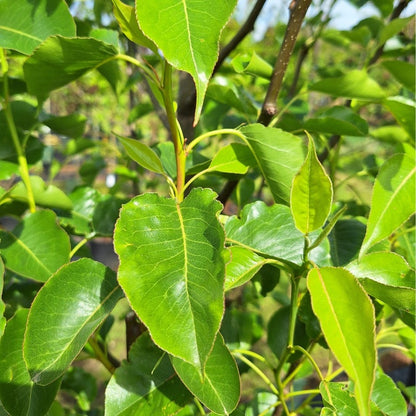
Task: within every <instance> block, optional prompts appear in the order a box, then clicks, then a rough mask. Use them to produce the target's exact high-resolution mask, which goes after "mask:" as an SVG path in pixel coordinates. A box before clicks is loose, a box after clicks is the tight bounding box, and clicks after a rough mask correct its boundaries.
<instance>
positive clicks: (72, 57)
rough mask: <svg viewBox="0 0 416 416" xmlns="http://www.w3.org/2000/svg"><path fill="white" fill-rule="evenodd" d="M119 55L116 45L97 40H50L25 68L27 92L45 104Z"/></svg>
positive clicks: (54, 37) (57, 38) (54, 38)
mask: <svg viewBox="0 0 416 416" xmlns="http://www.w3.org/2000/svg"><path fill="white" fill-rule="evenodd" d="M117 54H118V51H117V49H116V48H115V47H114V46H113V45H110V44H108V43H104V42H101V41H99V40H97V39H92V38H91V39H88V38H64V37H62V36H52V37H49V38H48V39H46V40H45V41H44V42H43V43H42V44H41V45H40V46H39V47H38V48H37V49H36V50H35V51H34V53H33V55H31V56H30V57H29V58H28V59H27V60H26V61H25V63H24V65H23V71H24V74H25V80H26V82H27V86H28V91H29V93H30V94H33V95H35V96H37V97H38V99H40V100H44V99H46V97H47V96H48V94H49V93H50V92H51V91H53V90H55V89H57V88H60V87H63V86H64V85H66V84H69V83H70V82H72V81H75V80H76V79H78V78H79V77H81V76H82V75H84V74H85V73H86V72H88V71H91V70H92V69H96V68H97V67H99V66H100V65H102V64H104V63H106V62H109V60H110V59H111V58H113V57H115V56H116V55H117Z"/></svg>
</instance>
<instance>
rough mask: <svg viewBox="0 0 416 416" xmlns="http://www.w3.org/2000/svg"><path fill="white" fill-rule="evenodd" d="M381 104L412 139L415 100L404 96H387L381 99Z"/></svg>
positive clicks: (415, 109)
mask: <svg viewBox="0 0 416 416" xmlns="http://www.w3.org/2000/svg"><path fill="white" fill-rule="evenodd" d="M383 105H384V106H385V107H387V108H388V109H389V111H390V112H391V113H392V114H393V116H394V118H395V119H396V120H397V122H398V123H399V125H400V126H402V127H403V128H404V129H405V130H406V131H407V133H409V135H410V137H411V138H412V139H413V140H414V139H415V128H416V127H415V111H416V102H415V101H413V100H410V99H408V98H404V97H389V98H387V99H386V100H384V101H383Z"/></svg>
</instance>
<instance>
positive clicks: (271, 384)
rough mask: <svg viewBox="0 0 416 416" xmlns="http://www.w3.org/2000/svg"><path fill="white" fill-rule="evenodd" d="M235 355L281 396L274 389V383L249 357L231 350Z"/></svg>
mask: <svg viewBox="0 0 416 416" xmlns="http://www.w3.org/2000/svg"><path fill="white" fill-rule="evenodd" d="M232 354H233V355H234V356H235V357H237V358H238V359H239V360H241V361H242V362H243V363H245V364H247V365H248V366H249V367H250V368H251V369H252V370H253V371H254V372H255V373H256V374H257V375H258V376H260V378H261V379H262V380H263V381H264V382H265V383H266V384H267V386H268V387H269V388H270V390H271V391H272V392H273V393H274V394H276V395H277V396H279V397H281V396H280V394H279V391H278V390H277V389H276V387H275V386H274V384H273V383H272V382H271V381H270V379H269V378H268V377H267V376H266V374H264V373H263V371H261V370H260V368H258V367H257V366H256V365H255V364H253V363H252V362H251V361H250V360H249V359H247V358H246V357H244V355H242V354H239V353H236V352H234V351H233V353H232Z"/></svg>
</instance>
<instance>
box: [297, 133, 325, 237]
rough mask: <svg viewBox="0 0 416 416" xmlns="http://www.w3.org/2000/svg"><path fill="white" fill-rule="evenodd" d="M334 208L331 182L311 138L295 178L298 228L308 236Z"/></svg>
mask: <svg viewBox="0 0 416 416" xmlns="http://www.w3.org/2000/svg"><path fill="white" fill-rule="evenodd" d="M331 205H332V183H331V180H330V179H329V176H328V175H327V174H326V172H325V169H324V167H323V166H322V165H321V163H320V162H319V160H318V156H317V155H316V150H315V145H314V143H313V139H312V137H309V150H308V155H307V156H306V160H305V162H304V164H303V165H302V167H301V168H300V171H299V172H298V173H297V174H296V176H295V177H294V179H293V184H292V190H291V197H290V210H291V212H292V215H293V219H294V221H295V225H296V228H297V229H298V230H299V231H301V232H302V233H303V234H306V235H307V234H309V233H310V232H311V231H315V230H317V229H318V228H320V227H322V226H323V225H324V223H325V221H326V219H327V218H328V215H329V211H330V210H331Z"/></svg>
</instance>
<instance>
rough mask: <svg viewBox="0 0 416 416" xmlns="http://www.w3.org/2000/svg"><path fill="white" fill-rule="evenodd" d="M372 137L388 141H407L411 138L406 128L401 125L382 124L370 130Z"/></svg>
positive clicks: (394, 142)
mask: <svg viewBox="0 0 416 416" xmlns="http://www.w3.org/2000/svg"><path fill="white" fill-rule="evenodd" d="M370 134H371V136H372V137H374V138H376V139H377V140H380V141H381V142H387V143H393V144H396V143H405V142H408V141H409V139H410V136H409V134H408V133H407V132H406V130H405V129H403V128H402V127H399V126H382V127H379V128H376V129H372V130H371V131H370Z"/></svg>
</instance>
